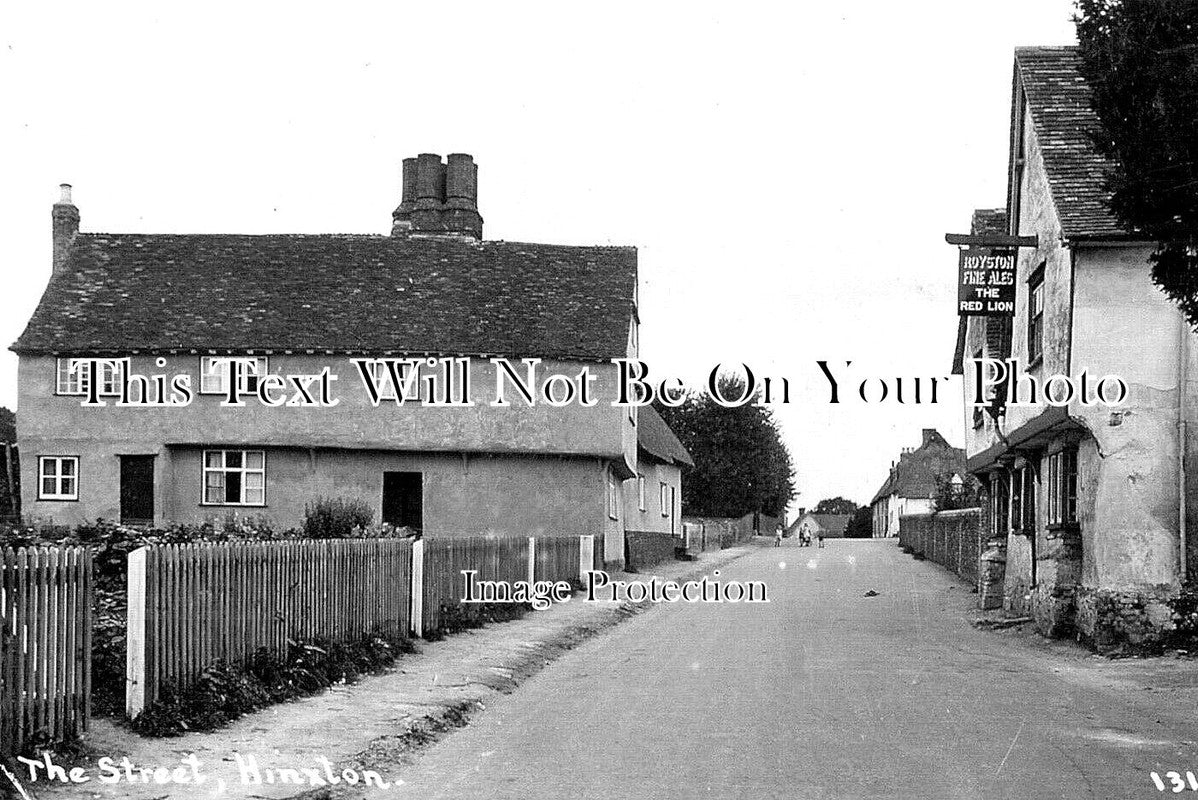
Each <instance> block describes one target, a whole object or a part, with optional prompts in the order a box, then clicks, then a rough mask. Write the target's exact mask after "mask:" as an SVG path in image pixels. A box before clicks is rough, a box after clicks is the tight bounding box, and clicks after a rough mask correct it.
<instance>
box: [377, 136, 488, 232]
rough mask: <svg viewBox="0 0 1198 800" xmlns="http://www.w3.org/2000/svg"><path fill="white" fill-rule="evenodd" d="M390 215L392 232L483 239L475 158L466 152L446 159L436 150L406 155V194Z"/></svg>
mask: <svg viewBox="0 0 1198 800" xmlns="http://www.w3.org/2000/svg"><path fill="white" fill-rule="evenodd" d="M391 219H392V224H391V235H392V236H405V237H420V236H446V237H453V238H464V239H473V240H476V241H477V240H479V239H482V237H483V218H482V217H481V216H480V215H479V213H478V165H476V164H475V163H474V159H473V158H472V157H471V156H469V155H468V154H466V153H451V154H450V155H449V157H448V158H447V159H446V161H444V162H443V161H442V160H441V156H439V155H436V154H435V153H421V154H420V155H419V156H417V157H416V158H405V159H404V161H403V196H402V198H401V200H400V204H399V207H398V208H397V209H395V212H394V213H393V214H392V215H391Z"/></svg>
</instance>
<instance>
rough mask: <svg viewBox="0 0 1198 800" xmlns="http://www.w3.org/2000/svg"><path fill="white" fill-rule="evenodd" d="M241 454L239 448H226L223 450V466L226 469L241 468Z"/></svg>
mask: <svg viewBox="0 0 1198 800" xmlns="http://www.w3.org/2000/svg"><path fill="white" fill-rule="evenodd" d="M241 455H242V454H241V451H240V450H226V451H225V467H226V468H228V469H240V468H241Z"/></svg>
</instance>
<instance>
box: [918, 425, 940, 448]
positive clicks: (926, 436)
mask: <svg viewBox="0 0 1198 800" xmlns="http://www.w3.org/2000/svg"><path fill="white" fill-rule="evenodd" d="M939 438H940V434H938V433H936V429H935V428H924V429H923V445H921V446H923V447H927V446H928V445H929V444H931V443H932V442H934V441H936V440H937V439H939Z"/></svg>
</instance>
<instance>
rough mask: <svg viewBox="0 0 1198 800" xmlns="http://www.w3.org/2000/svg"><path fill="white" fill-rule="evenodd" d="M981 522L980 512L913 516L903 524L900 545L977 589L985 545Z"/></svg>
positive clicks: (902, 521)
mask: <svg viewBox="0 0 1198 800" xmlns="http://www.w3.org/2000/svg"><path fill="white" fill-rule="evenodd" d="M981 521H982V512H981V510H980V509H977V508H966V509H961V510H958V511H941V512H939V513H933V514H909V515H907V516H904V517H902V519H901V522H900V523H899V537H898V538H899V545H900V546H901V547H902V548H903V549H904V550H907V551H908V552H910V553H913V554H915V555H919V556H923V557H924V558H926V559H928V560H929V561H935V562H936V563H937V564H940V565H941V566H943V567H944V568H945V569H948V570H949V571H950V572H955V573H956V574H957V575H960V576H961V578H962V579H963V580H965V581H968V582H969V583H972V584H974V585H977V583H978V576H979V572H980V570H979V559H980V558H981V555H982V549H983V545H984V544H985V538H984V536H983V534H982V524H981Z"/></svg>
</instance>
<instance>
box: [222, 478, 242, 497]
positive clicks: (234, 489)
mask: <svg viewBox="0 0 1198 800" xmlns="http://www.w3.org/2000/svg"><path fill="white" fill-rule="evenodd" d="M225 502H226V503H240V502H241V473H240V472H226V473H225Z"/></svg>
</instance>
